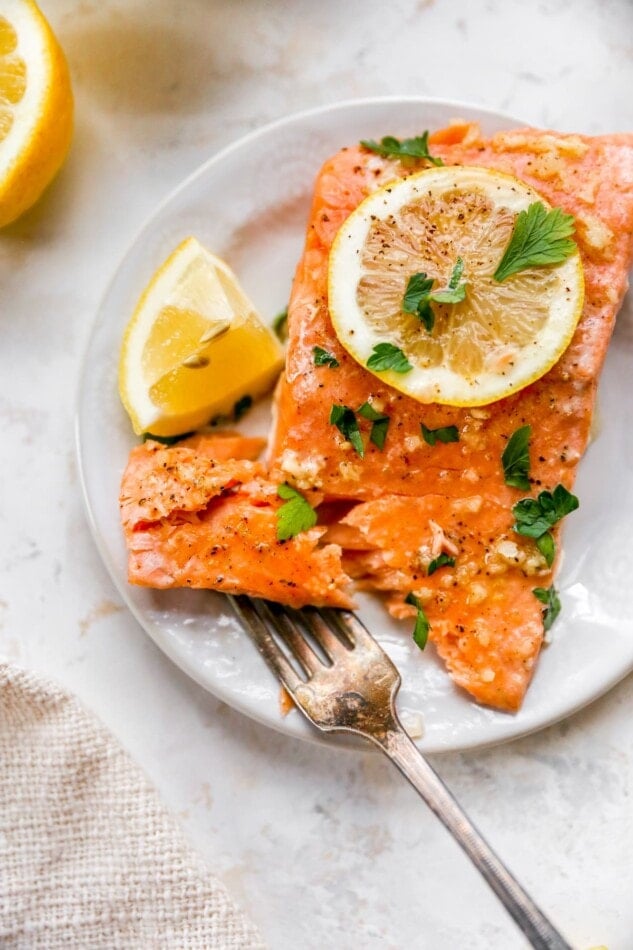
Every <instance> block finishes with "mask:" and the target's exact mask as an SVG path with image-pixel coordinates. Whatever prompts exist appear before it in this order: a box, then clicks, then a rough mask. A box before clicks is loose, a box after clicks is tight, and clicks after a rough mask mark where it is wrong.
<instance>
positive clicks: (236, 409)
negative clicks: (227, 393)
mask: <svg viewBox="0 0 633 950" xmlns="http://www.w3.org/2000/svg"><path fill="white" fill-rule="evenodd" d="M252 405H253V397H252V396H242V398H241V399H238V400H237V402H236V403H235V405H234V406H233V418H234V419H235V421H236V422H239V421H240V419H241V418H242V416H243V415H244V413H245V412H248V410H249V409H250V408H251V406H252Z"/></svg>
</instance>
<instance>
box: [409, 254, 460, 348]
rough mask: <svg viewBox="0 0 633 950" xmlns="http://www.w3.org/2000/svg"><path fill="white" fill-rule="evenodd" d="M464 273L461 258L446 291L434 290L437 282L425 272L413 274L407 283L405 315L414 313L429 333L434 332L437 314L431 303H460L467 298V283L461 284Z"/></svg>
mask: <svg viewBox="0 0 633 950" xmlns="http://www.w3.org/2000/svg"><path fill="white" fill-rule="evenodd" d="M463 273H464V262H463V260H462V258H461V257H458V258H457V260H456V261H455V265H454V267H453V270H452V272H451V276H450V279H449V281H448V287H447V288H446V290H433V284H434V283H435V280H434V278H433V277H427V275H426V274H425V273H424V271H419V272H418V273H417V274H412V275H411V277H409V280H408V282H407V286H406V290H405V292H404V297H403V298H402V309H403V310H404V312H405V313H413V314H415V315H416V317H418V318H419V319H420V320H421V321H422V323H423V324H424V326H425V329H426V331H427V333H432V332H433V327H434V325H435V314H434V313H433V310H432V308H431V301H432V300H434V301H435V302H436V303H459V302H460V300H464V298H465V297H466V282H465V281H463V282H461V283H460V281H461V278H462V274H463Z"/></svg>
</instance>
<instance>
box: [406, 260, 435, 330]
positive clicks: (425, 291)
mask: <svg viewBox="0 0 633 950" xmlns="http://www.w3.org/2000/svg"><path fill="white" fill-rule="evenodd" d="M434 283H435V281H434V280H433V278H432V277H427V275H426V274H425V273H424V271H420V272H419V273H417V274H412V275H411V277H409V280H408V282H407V287H406V290H405V292H404V297H403V298H402V309H403V310H404V312H405V313H413V314H415V316H416V317H417V318H418V320H421V321H422V323H423V324H424V327H425V329H426V331H427V333H432V331H433V327H434V326H435V314H434V313H433V310H432V308H431V302H430V301H431V290H432V288H433V284H434Z"/></svg>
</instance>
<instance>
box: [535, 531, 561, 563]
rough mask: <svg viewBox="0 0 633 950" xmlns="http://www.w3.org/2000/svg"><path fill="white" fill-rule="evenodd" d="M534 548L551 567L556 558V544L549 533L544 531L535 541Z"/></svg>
mask: <svg viewBox="0 0 633 950" xmlns="http://www.w3.org/2000/svg"><path fill="white" fill-rule="evenodd" d="M536 546H537V548H538V549H539V551H540V552H541V554H542V555H543V557H544V558H545V563H546V564H547V566H548V567H551V566H552V564H553V563H554V558H555V556H556V542H555V541H554V537H553V535H552V532H551V531H546V532H545V534H542V535H541V537H540V538H537V539H536Z"/></svg>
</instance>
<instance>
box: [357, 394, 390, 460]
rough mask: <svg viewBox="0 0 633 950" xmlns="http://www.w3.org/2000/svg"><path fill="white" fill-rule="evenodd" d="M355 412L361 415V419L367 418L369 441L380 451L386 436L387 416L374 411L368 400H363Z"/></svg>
mask: <svg viewBox="0 0 633 950" xmlns="http://www.w3.org/2000/svg"><path fill="white" fill-rule="evenodd" d="M356 412H357V413H358V415H359V416H362V417H363V419H369V421H370V422H371V432H370V434H369V441H370V442H373V443H374V445H375V446H377V448H379V449H380V450H381V451H382V449H383V447H384V444H385V439H386V438H387V429H388V428H389V416H386V415H385V414H384V413H382V412H376V410H375V409H374V407H373V406H372V405H370V403H368V402H364V403H363V404H362V406H360V407H359V408H358V409H357V410H356Z"/></svg>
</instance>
